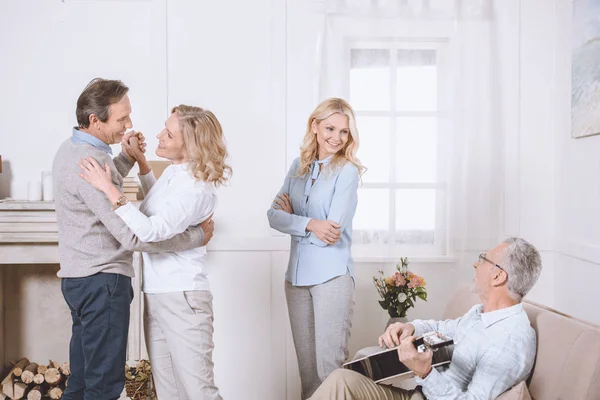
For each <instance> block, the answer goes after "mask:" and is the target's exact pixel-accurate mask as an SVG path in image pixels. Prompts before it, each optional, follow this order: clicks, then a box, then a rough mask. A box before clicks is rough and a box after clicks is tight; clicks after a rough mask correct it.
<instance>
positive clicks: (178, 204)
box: [115, 164, 217, 293]
mask: <svg viewBox="0 0 600 400" xmlns="http://www.w3.org/2000/svg"><path fill="white" fill-rule="evenodd" d="M139 177H140V181H141V183H142V190H143V191H144V193H145V195H146V197H145V199H144V201H143V202H142V204H141V205H140V209H139V210H138V209H137V208H136V207H135V206H134V205H133V204H131V203H128V204H126V205H125V206H123V207H119V208H117V210H116V211H115V212H116V213H117V215H119V217H121V218H122V219H123V221H124V222H125V223H126V224H127V226H128V227H129V228H130V229H131V230H132V231H133V233H135V235H136V236H137V237H138V238H139V239H140V240H141V241H143V242H160V241H162V240H166V239H169V238H172V237H173V236H175V235H177V234H178V233H181V232H183V231H185V230H186V229H187V228H188V227H189V226H193V225H198V224H200V223H201V222H202V221H204V220H205V219H206V218H208V217H209V216H210V215H211V214H212V213H213V212H214V210H215V208H216V206H217V195H216V190H215V186H214V185H213V184H212V183H209V182H204V181H198V180H196V179H194V177H193V176H192V174H191V172H190V171H189V168H188V164H179V165H170V166H168V167H167V168H166V169H165V171H164V172H163V174H162V175H161V177H160V179H158V180H156V178H155V177H154V174H153V173H152V172H150V173H149V174H146V175H140V176H139ZM142 257H143V260H144V267H143V291H144V292H146V293H168V292H180V291H188V290H209V289H210V288H209V284H208V279H207V276H206V268H205V258H206V247H198V248H195V249H192V250H188V251H183V252H179V253H142Z"/></svg>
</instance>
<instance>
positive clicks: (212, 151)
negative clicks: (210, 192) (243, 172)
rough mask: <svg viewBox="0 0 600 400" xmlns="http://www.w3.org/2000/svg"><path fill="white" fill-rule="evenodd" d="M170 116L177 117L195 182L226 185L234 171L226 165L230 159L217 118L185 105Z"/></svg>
mask: <svg viewBox="0 0 600 400" xmlns="http://www.w3.org/2000/svg"><path fill="white" fill-rule="evenodd" d="M171 113H177V117H178V119H179V127H180V129H181V132H182V134H183V143H184V146H185V151H186V154H187V157H188V162H189V164H190V168H191V171H192V174H193V175H194V178H196V179H197V180H202V181H206V182H212V183H213V184H215V186H219V185H223V184H225V183H226V182H227V181H228V180H229V178H230V177H231V174H232V169H231V167H230V166H229V165H227V164H226V163H225V160H226V159H227V156H228V154H227V147H226V146H225V137H224V136H223V128H222V127H221V124H220V123H219V120H218V119H217V117H215V114H213V113H212V112H210V111H209V110H205V109H203V108H200V107H193V106H186V105H184V104H181V105H179V106H177V107H173V110H172V111H171Z"/></svg>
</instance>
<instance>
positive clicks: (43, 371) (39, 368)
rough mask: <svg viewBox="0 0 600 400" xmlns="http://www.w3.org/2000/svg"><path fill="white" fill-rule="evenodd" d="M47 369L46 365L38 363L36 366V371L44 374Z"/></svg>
mask: <svg viewBox="0 0 600 400" xmlns="http://www.w3.org/2000/svg"><path fill="white" fill-rule="evenodd" d="M47 370H48V367H46V366H45V365H40V366H39V367H38V370H37V373H38V374H42V375H44V374H45V373H46V371H47Z"/></svg>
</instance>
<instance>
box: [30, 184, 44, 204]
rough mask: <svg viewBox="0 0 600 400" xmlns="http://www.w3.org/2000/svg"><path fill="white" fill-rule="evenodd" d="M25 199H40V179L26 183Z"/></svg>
mask: <svg viewBox="0 0 600 400" xmlns="http://www.w3.org/2000/svg"><path fill="white" fill-rule="evenodd" d="M27 200H29V201H41V200H42V183H41V182H40V181H35V182H29V183H28V184H27Z"/></svg>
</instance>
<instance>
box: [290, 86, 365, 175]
mask: <svg viewBox="0 0 600 400" xmlns="http://www.w3.org/2000/svg"><path fill="white" fill-rule="evenodd" d="M333 114H343V115H345V116H347V117H348V126H349V127H350V136H349V137H348V142H347V143H346V145H345V146H344V148H343V149H341V150H340V151H338V152H337V153H336V154H334V156H333V158H332V159H331V162H330V163H329V165H328V166H327V168H337V167H341V166H343V165H344V164H345V163H346V162H350V163H352V164H353V165H354V166H355V167H356V168H358V173H359V175H362V174H363V173H364V172H365V171H366V168H365V167H364V166H363V165H362V164H361V163H360V160H359V159H358V158H356V151H357V150H358V145H359V140H358V129H357V128H356V117H355V116H354V111H353V110H352V107H350V104H348V102H347V101H346V100H344V99H338V98H335V97H332V98H329V99H327V100H325V101H323V102H322V103H321V104H319V105H318V106H317V108H316V109H315V110H314V111H313V112H312V114H310V117H309V118H308V124H307V126H306V134H305V135H304V142H303V143H302V146H301V147H300V165H299V166H298V169H297V171H296V174H297V175H298V176H304V175H305V174H307V173H308V172H309V171H310V167H311V165H312V162H313V161H314V160H315V158H317V154H318V151H319V144H318V143H317V135H316V134H315V133H313V131H312V123H313V122H315V123H316V124H319V123H321V121H323V120H325V119H327V118H329V117H331V116H332V115H333Z"/></svg>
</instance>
